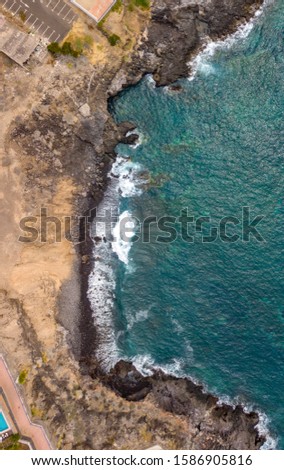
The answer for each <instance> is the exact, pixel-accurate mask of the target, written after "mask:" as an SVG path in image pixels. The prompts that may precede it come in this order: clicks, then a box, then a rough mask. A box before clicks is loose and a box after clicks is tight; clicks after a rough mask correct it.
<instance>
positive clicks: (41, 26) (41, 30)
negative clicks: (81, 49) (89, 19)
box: [0, 0, 77, 42]
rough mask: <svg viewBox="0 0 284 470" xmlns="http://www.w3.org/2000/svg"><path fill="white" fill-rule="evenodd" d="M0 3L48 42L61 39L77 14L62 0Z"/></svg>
mask: <svg viewBox="0 0 284 470" xmlns="http://www.w3.org/2000/svg"><path fill="white" fill-rule="evenodd" d="M0 5H1V6H2V7H3V8H4V9H6V10H7V11H9V12H10V13H12V15H14V16H15V15H17V16H19V17H20V16H21V18H22V19H23V20H24V21H25V23H26V24H27V25H28V26H29V27H30V28H31V29H32V30H33V31H34V32H35V33H37V34H39V35H40V36H43V37H44V38H46V39H47V40H48V41H49V42H53V41H60V40H62V39H63V38H64V37H65V36H66V34H67V33H68V31H69V30H70V29H71V26H72V23H73V22H74V21H75V20H76V18H77V15H76V13H75V12H74V10H73V9H72V8H71V7H70V6H69V5H68V4H67V3H66V2H65V1H64V0H0Z"/></svg>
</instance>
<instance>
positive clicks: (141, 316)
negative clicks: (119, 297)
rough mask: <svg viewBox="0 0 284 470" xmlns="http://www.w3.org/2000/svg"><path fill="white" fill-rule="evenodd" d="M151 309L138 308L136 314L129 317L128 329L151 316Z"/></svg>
mask: <svg viewBox="0 0 284 470" xmlns="http://www.w3.org/2000/svg"><path fill="white" fill-rule="evenodd" d="M149 312H150V309H149V310H138V312H136V314H135V315H134V316H133V315H132V316H130V315H129V316H128V317H127V329H128V330H131V329H132V328H133V326H134V325H136V323H141V322H143V321H145V320H147V319H148V318H149Z"/></svg>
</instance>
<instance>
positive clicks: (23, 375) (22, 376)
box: [18, 369, 29, 385]
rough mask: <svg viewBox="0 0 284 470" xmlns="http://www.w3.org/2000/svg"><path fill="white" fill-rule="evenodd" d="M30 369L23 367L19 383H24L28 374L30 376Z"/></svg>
mask: <svg viewBox="0 0 284 470" xmlns="http://www.w3.org/2000/svg"><path fill="white" fill-rule="evenodd" d="M28 373H29V372H28V370H27V369H23V370H22V371H21V372H20V373H19V377H18V382H19V384H21V385H23V384H24V383H25V382H26V380H27V376H28Z"/></svg>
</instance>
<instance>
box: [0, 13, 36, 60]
mask: <svg viewBox="0 0 284 470" xmlns="http://www.w3.org/2000/svg"><path fill="white" fill-rule="evenodd" d="M39 42H40V39H39V37H37V36H34V35H31V34H27V33H24V32H22V31H20V30H18V29H17V28H15V27H14V26H12V25H11V24H10V23H9V22H8V21H7V20H6V18H5V17H4V16H1V15H0V52H3V53H4V54H6V55H7V56H8V57H10V59H12V60H14V61H15V62H17V64H19V65H22V66H23V65H24V63H25V62H26V61H27V60H28V59H29V57H30V56H31V54H32V53H33V52H34V50H35V48H36V47H37V45H38V44H39Z"/></svg>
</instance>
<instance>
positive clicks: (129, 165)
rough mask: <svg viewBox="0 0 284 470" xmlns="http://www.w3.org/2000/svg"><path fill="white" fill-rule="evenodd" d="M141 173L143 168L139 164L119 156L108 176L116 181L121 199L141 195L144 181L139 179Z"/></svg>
mask: <svg viewBox="0 0 284 470" xmlns="http://www.w3.org/2000/svg"><path fill="white" fill-rule="evenodd" d="M141 172H143V167H142V166H141V165H140V164H139V163H134V162H132V161H131V160H130V159H129V158H128V157H123V156H121V155H120V156H118V157H117V159H116V161H115V163H114V164H113V166H112V169H111V172H110V176H111V177H116V178H117V179H118V191H119V193H120V195H121V196H122V197H123V198H126V197H134V196H140V195H141V194H142V193H143V185H145V180H144V179H143V180H142V179H141V178H140V176H139V175H141Z"/></svg>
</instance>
